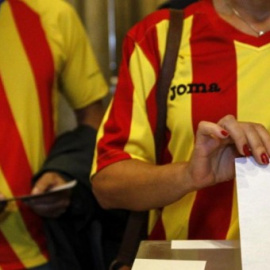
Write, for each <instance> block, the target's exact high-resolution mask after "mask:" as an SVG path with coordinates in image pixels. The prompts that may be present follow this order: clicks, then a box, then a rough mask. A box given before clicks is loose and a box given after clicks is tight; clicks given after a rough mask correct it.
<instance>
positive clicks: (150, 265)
mask: <svg viewBox="0 0 270 270" xmlns="http://www.w3.org/2000/svg"><path fill="white" fill-rule="evenodd" d="M205 265H206V261H181V260H156V259H135V261H134V264H133V267H132V270H180V269H185V270H204V269H205Z"/></svg>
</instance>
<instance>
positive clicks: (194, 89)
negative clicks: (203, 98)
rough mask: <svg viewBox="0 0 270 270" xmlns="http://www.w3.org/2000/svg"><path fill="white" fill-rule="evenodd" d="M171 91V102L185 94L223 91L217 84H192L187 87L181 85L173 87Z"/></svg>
mask: <svg viewBox="0 0 270 270" xmlns="http://www.w3.org/2000/svg"><path fill="white" fill-rule="evenodd" d="M170 91H171V95H170V100H174V99H175V98H176V96H182V95H184V94H205V93H215V92H220V91H221V89H220V87H219V86H218V84H217V83H211V84H209V85H207V84H205V83H190V84H187V85H185V84H179V85H178V86H172V87H171V88H170Z"/></svg>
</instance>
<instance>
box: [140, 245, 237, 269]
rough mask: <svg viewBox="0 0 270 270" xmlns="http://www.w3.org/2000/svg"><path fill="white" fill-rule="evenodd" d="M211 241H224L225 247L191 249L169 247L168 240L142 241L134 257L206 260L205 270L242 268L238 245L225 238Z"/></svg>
mask: <svg viewBox="0 0 270 270" xmlns="http://www.w3.org/2000/svg"><path fill="white" fill-rule="evenodd" d="M202 241H204V240H202ZM211 242H216V243H217V244H219V243H225V244H226V248H224V247H219V248H214V249H209V248H206V249H205V248H203V249H200V248H196V247H195V248H193V249H185V248H184V249H182V248H181V249H171V242H170V241H142V242H141V244H140V247H139V250H138V253H137V256H136V258H138V259H163V260H166V259H167V260H203V261H206V262H207V263H206V267H205V270H241V269H242V267H241V253H240V248H239V245H235V243H234V242H231V241H226V240H224V241H211ZM231 243H234V244H231ZM186 270H188V269H186Z"/></svg>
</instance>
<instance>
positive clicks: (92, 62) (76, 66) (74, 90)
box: [58, 5, 108, 109]
mask: <svg viewBox="0 0 270 270" xmlns="http://www.w3.org/2000/svg"><path fill="white" fill-rule="evenodd" d="M58 24H59V27H60V31H61V34H62V38H63V47H64V48H63V51H64V57H65V61H64V65H63V67H62V71H61V73H60V76H61V78H60V80H61V81H60V84H61V88H62V89H63V93H64V95H65V96H66V97H67V99H68V100H69V102H70V104H71V106H72V107H73V108H75V109H79V108H82V107H84V106H86V105H88V104H90V103H92V102H94V101H96V100H98V99H101V98H103V97H104V96H105V95H106V94H107V93H108V86H107V83H106V81H105V79H104V77H103V74H102V72H101V70H100V68H99V65H98V63H97V60H96V58H95V55H94V52H93V49H92V46H91V42H90V40H89V38H88V36H87V34H86V32H85V29H84V28H83V25H82V23H81V21H80V19H79V17H78V15H77V13H76V11H75V10H74V9H73V8H72V7H71V6H70V5H65V9H63V10H62V11H61V14H60V15H59V18H58Z"/></svg>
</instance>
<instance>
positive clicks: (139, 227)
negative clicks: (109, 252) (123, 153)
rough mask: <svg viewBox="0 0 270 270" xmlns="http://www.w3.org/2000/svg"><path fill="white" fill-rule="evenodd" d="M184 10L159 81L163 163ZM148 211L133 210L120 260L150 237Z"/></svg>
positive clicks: (175, 19)
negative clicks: (169, 105) (171, 88)
mask: <svg viewBox="0 0 270 270" xmlns="http://www.w3.org/2000/svg"><path fill="white" fill-rule="evenodd" d="M182 28H183V11H182V10H176V9H175V10H174V9H171V10H170V24H169V30H168V36H167V41H166V51H165V56H164V60H163V64H162V67H161V70H160V74H159V79H158V82H157V94H156V102H157V109H158V115H157V128H156V132H155V149H156V163H157V164H161V163H162V152H163V149H164V147H165V135H166V118H167V96H168V90H169V87H170V84H171V80H172V78H173V75H174V70H175V65H176V60H177V55H178V51H179V46H180V43H181V36H182ZM147 224H148V211H143V212H131V213H130V217H129V220H128V223H127V227H126V231H125V234H124V237H123V241H122V244H121V247H120V250H119V254H118V257H117V259H116V261H118V262H121V263H123V264H125V265H129V266H131V265H132V264H133V261H134V259H135V257H136V253H137V250H138V247H139V245H140V242H141V240H143V239H146V237H147Z"/></svg>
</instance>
